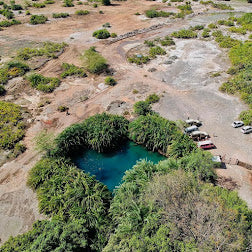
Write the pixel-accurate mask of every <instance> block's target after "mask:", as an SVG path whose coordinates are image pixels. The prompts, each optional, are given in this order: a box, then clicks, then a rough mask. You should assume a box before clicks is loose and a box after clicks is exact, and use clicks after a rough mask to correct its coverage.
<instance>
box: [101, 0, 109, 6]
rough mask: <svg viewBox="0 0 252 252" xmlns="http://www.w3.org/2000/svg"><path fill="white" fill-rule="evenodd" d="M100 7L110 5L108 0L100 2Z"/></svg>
mask: <svg viewBox="0 0 252 252" xmlns="http://www.w3.org/2000/svg"><path fill="white" fill-rule="evenodd" d="M101 3H102V5H105V6H107V5H110V0H101Z"/></svg>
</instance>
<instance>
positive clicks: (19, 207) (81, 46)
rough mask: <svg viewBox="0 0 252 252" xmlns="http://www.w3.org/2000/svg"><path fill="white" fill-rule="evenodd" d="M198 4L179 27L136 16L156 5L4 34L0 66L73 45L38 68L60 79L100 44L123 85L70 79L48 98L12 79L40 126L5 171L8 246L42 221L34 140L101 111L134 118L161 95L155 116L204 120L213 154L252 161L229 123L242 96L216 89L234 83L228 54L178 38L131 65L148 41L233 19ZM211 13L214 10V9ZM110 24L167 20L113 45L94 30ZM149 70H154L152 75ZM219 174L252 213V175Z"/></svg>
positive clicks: (1, 176)
mask: <svg viewBox="0 0 252 252" xmlns="http://www.w3.org/2000/svg"><path fill="white" fill-rule="evenodd" d="M230 4H231V5H233V6H234V7H235V9H236V11H248V10H249V9H248V6H249V5H248V4H246V2H235V1H234V2H230ZM194 5H195V6H194V10H195V14H196V15H195V16H192V17H190V18H186V19H184V20H179V21H177V20H170V19H168V20H167V19H164V18H160V19H151V20H150V19H146V18H145V17H144V16H143V15H140V16H136V15H134V13H135V12H137V11H138V12H140V13H143V12H144V11H145V10H147V9H150V8H151V7H155V6H158V7H160V3H157V2H151V1H145V2H144V3H143V2H142V1H130V0H128V1H127V2H116V4H114V5H113V6H110V7H104V6H103V7H99V8H98V9H94V8H92V7H91V6H83V7H81V9H89V10H90V11H91V14H90V15H87V16H83V17H82V16H81V17H77V16H73V17H70V18H67V19H64V20H63V19H62V20H51V21H50V22H48V23H47V24H45V25H38V26H31V25H29V24H22V25H20V26H13V27H9V28H8V29H6V30H4V31H1V32H0V53H1V55H2V61H3V60H6V59H7V58H8V57H9V55H14V53H15V50H16V49H18V48H21V47H24V46H30V45H34V44H36V43H40V42H42V41H47V40H50V41H55V42H62V41H64V42H67V43H68V44H69V47H68V48H67V49H66V50H65V52H64V53H63V54H62V55H60V56H59V58H57V59H54V60H51V61H49V62H48V63H46V64H45V65H44V66H43V67H42V68H41V69H40V70H39V72H40V73H42V74H43V75H45V76H58V75H59V73H60V66H61V64H62V63H63V62H67V63H72V64H76V65H79V66H81V64H82V62H81V59H80V55H81V54H82V53H83V51H84V50H85V49H87V48H89V47H90V46H93V45H94V46H96V48H97V50H98V51H99V52H101V53H102V55H103V56H104V57H105V58H106V59H107V60H108V63H109V64H110V67H111V68H112V69H113V71H114V77H115V78H116V79H117V82H118V84H117V85H116V86H115V87H108V86H106V85H104V84H103V83H104V78H105V76H103V75H101V76H92V75H89V76H88V77H87V78H84V79H74V78H67V79H66V80H64V81H63V83H62V84H61V86H60V87H59V88H57V89H56V90H55V91H54V92H53V93H52V94H47V95H43V94H42V93H40V92H38V91H35V90H32V89H31V88H29V87H26V86H24V85H25V84H24V83H23V82H22V80H19V79H14V80H13V81H12V83H9V84H8V85H12V87H14V91H13V93H11V95H7V96H6V97H5V98H4V99H5V100H10V101H14V102H15V103H17V104H20V105H22V106H25V107H26V108H28V109H29V111H30V112H31V114H32V117H33V119H34V120H33V122H32V124H31V126H30V128H29V129H28V131H27V133H26V137H25V139H24V142H25V144H26V145H27V147H28V149H27V151H26V152H25V153H24V154H22V155H21V156H19V157H18V158H17V159H15V160H13V161H11V162H8V163H6V164H4V165H3V166H2V167H0V219H1V225H0V239H1V240H0V242H1V241H2V242H4V241H5V240H6V239H8V237H9V236H10V235H17V234H19V233H23V232H25V231H27V230H29V228H31V225H32V223H33V222H34V221H35V220H37V219H43V218H44V216H42V215H40V214H39V213H38V206H37V200H36V195H35V193H33V192H32V191H31V190H30V189H29V188H28V187H27V186H26V178H27V175H28V171H29V169H30V168H31V167H32V166H33V165H34V163H35V162H36V161H37V160H38V159H39V158H40V154H39V153H37V151H35V150H34V141H33V139H34V137H35V136H36V135H37V134H38V133H39V132H40V131H41V130H43V129H47V130H48V131H51V132H54V133H55V134H57V133H59V132H61V131H62V129H64V128H65V127H67V126H69V125H71V124H72V123H75V122H79V121H81V120H83V119H85V118H87V117H88V116H90V115H93V114H96V113H100V112H103V111H109V112H110V113H116V114H125V112H127V114H128V112H129V115H128V116H127V117H128V118H129V119H131V118H133V115H132V114H131V112H132V106H133V104H134V103H135V102H136V101H139V100H143V99H145V98H146V97H147V96H148V95H149V94H151V93H154V92H155V93H157V94H159V95H160V96H161V100H160V102H159V103H157V104H155V105H154V109H155V111H157V112H158V113H160V115H162V116H164V117H166V118H168V119H171V120H185V119H187V118H188V117H190V118H200V119H201V120H202V121H203V126H202V130H204V131H207V132H208V133H209V134H210V136H211V137H212V141H213V142H214V143H215V144H216V146H217V149H215V150H213V151H212V152H213V154H217V155H224V154H226V155H227V156H230V157H232V158H239V159H240V160H242V161H244V162H249V163H252V134H250V135H242V134H241V133H240V131H239V129H234V128H232V127H231V125H230V124H231V123H232V121H233V120H235V119H237V116H238V115H239V113H240V112H241V111H242V110H244V109H246V106H245V105H244V104H242V102H241V101H240V100H239V99H238V98H237V97H231V96H228V95H225V94H222V93H220V92H219V91H218V87H219V86H220V85H221V83H223V82H224V81H225V80H227V78H228V76H227V74H226V73H225V71H226V70H227V69H228V68H229V66H230V63H229V61H228V57H227V52H226V50H222V49H220V48H219V47H218V45H217V44H216V43H215V42H213V41H210V40H200V39H193V40H186V41H185V40H176V41H175V42H176V46H174V47H172V48H171V49H169V50H168V54H167V55H165V56H161V57H158V58H157V59H155V60H153V61H151V62H150V63H149V64H147V65H146V66H144V67H137V66H135V65H132V64H129V63H128V62H127V59H126V55H127V53H128V52H129V51H130V50H132V49H134V48H135V47H136V46H139V45H141V44H143V42H144V40H146V39H151V38H156V37H164V36H165V35H167V34H170V33H171V32H172V31H175V30H178V29H180V28H183V27H188V26H190V25H196V24H207V23H210V22H213V21H214V20H217V19H221V18H225V17H227V16H228V15H229V14H227V13H226V12H225V11H222V12H221V11H218V14H215V15H212V14H207V13H204V11H205V8H203V7H202V6H200V5H199V4H198V3H194ZM172 8H173V9H176V8H174V7H169V8H168V9H169V10H170V11H171V10H172ZM76 9H80V7H78V6H75V7H73V8H72V9H71V8H67V9H66V8H63V7H61V3H60V2H58V1H57V2H56V4H55V5H53V6H50V7H46V8H45V9H42V10H38V9H34V11H33V14H34V13H41V14H42V13H43V14H48V13H53V12H69V13H74V12H75V10H76ZM99 10H103V11H104V14H100V15H99V14H98V11H99ZM210 11H214V12H216V10H211V8H210ZM202 12H203V14H202ZM198 13H201V14H199V15H198ZM237 15H240V14H239V13H238V14H237ZM20 18H23V19H26V18H27V17H25V16H24V17H20ZM106 22H110V24H111V25H112V28H111V29H110V31H111V32H116V33H117V34H118V35H119V34H124V33H127V32H129V31H132V30H134V29H140V28H146V27H149V26H151V25H155V24H158V23H164V22H166V23H167V25H166V26H164V27H162V28H161V29H158V30H153V31H150V32H148V33H143V34H139V35H137V36H134V37H131V38H128V39H125V40H121V41H118V42H116V43H113V44H108V43H107V42H104V41H98V40H96V39H94V38H93V37H92V32H93V31H94V30H96V29H98V28H100V27H101V26H102V24H104V23H106ZM151 68H154V69H155V70H154V71H150V69H151ZM216 72H220V76H218V77H212V74H213V73H216ZM87 98H88V99H87ZM45 99H46V100H49V101H50V102H51V103H50V104H47V105H45V106H44V107H43V108H38V104H39V103H40V102H41V101H42V100H45ZM59 105H65V106H68V107H69V108H70V109H69V112H70V115H66V113H60V112H58V111H57V107H58V106H59ZM217 172H218V174H219V175H220V176H221V177H223V178H226V180H229V182H230V181H233V183H231V184H232V185H234V186H233V187H234V188H235V189H236V190H237V191H238V193H239V195H240V197H241V198H243V199H244V200H246V201H247V203H248V205H249V206H250V207H252V202H251V198H252V197H251V192H252V180H251V172H250V171H248V170H246V169H244V168H241V167H238V166H232V165H228V166H227V168H226V169H219V170H218V171H217ZM224 180H225V179H224Z"/></svg>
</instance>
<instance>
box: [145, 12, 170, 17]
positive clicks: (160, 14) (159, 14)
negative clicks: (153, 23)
mask: <svg viewBox="0 0 252 252" xmlns="http://www.w3.org/2000/svg"><path fill="white" fill-rule="evenodd" d="M145 15H146V17H148V18H156V17H169V16H171V15H174V13H173V12H165V11H156V10H147V11H146V12H145Z"/></svg>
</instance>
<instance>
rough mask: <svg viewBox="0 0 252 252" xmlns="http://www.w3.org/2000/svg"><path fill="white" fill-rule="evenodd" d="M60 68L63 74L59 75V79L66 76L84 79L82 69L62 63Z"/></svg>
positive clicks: (84, 74)
mask: <svg viewBox="0 0 252 252" xmlns="http://www.w3.org/2000/svg"><path fill="white" fill-rule="evenodd" d="M62 68H63V70H64V72H63V73H62V74H61V75H60V76H61V78H66V77H67V76H78V77H86V76H87V74H86V73H85V71H84V69H82V68H80V67H77V66H75V65H73V64H68V63H63V64H62Z"/></svg>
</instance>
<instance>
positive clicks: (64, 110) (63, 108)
mask: <svg viewBox="0 0 252 252" xmlns="http://www.w3.org/2000/svg"><path fill="white" fill-rule="evenodd" d="M57 110H58V111H59V112H66V111H68V110H69V108H68V107H66V106H63V105H60V106H59V107H58V108H57Z"/></svg>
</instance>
